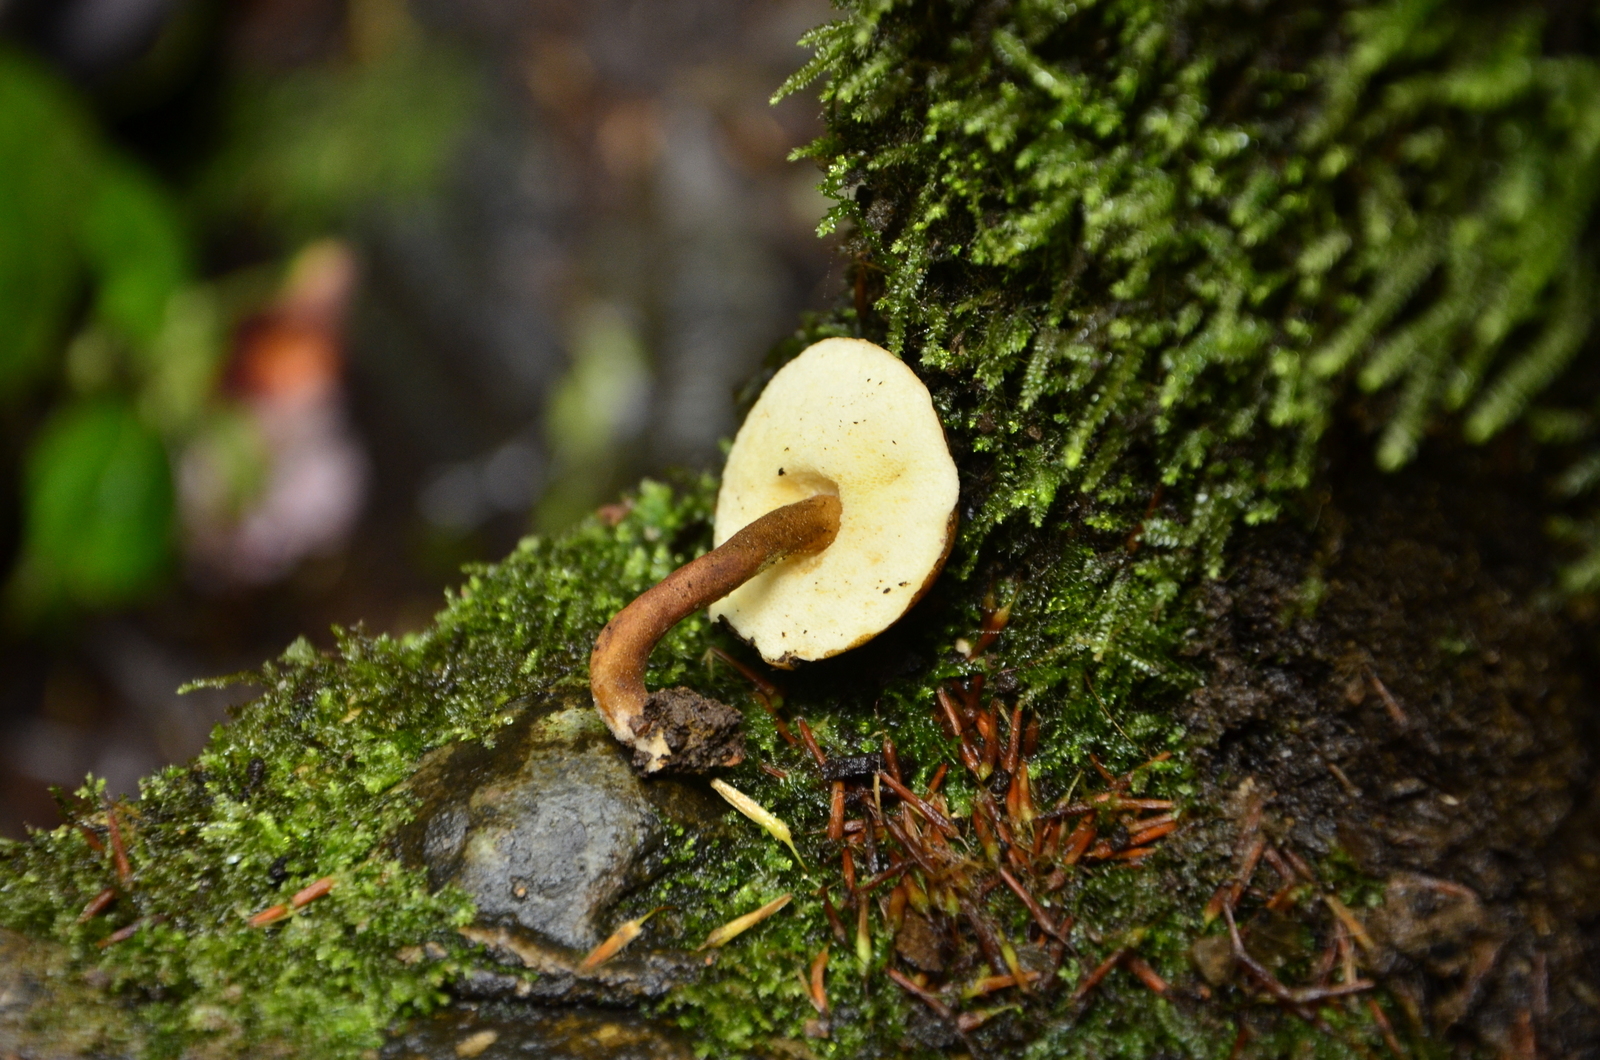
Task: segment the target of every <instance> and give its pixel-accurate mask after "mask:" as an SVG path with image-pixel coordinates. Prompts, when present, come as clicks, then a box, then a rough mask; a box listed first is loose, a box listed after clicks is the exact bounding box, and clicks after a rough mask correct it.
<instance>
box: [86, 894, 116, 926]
mask: <svg viewBox="0 0 1600 1060" xmlns="http://www.w3.org/2000/svg"><path fill="white" fill-rule="evenodd" d="M116 900H117V889H116V888H115V887H107V888H106V889H105V890H103V891H101V892H100V893H99V894H97V895H95V896H94V897H93V898H91V899H89V904H88V905H86V906H84V907H83V912H81V913H79V914H78V923H80V924H83V923H87V922H88V921H90V920H93V919H94V918H95V917H97V916H99V915H100V914H101V913H104V912H105V911H106V910H107V909H109V908H110V907H111V903H112V902H115V901H116Z"/></svg>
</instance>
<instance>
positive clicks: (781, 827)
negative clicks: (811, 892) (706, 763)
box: [711, 730, 806, 872]
mask: <svg viewBox="0 0 1600 1060" xmlns="http://www.w3.org/2000/svg"><path fill="white" fill-rule="evenodd" d="M802 731H805V730H802ZM711 789H712V790H713V791H715V792H716V793H717V794H718V795H721V796H722V797H723V798H724V799H727V800H728V805H730V806H732V807H733V808H734V809H736V810H738V811H739V812H740V813H742V814H744V815H745V816H746V817H748V818H750V819H751V820H752V821H754V822H755V823H756V824H758V825H760V826H761V827H762V828H765V829H766V830H767V832H768V833H769V834H770V835H771V836H772V838H774V839H776V840H777V841H778V842H780V843H782V844H783V845H784V846H786V847H788V848H789V852H790V853H792V854H793V855H794V860H795V863H796V864H798V865H799V866H800V871H802V872H804V871H805V868H806V862H805V859H804V858H802V857H801V856H800V850H799V848H798V847H796V846H795V845H794V836H793V835H792V834H791V833H790V832H789V826H788V825H787V824H785V823H784V822H783V819H782V818H781V817H778V816H777V815H776V814H774V813H772V812H771V811H770V810H768V809H767V808H766V807H765V806H763V805H761V804H760V803H759V802H757V801H756V800H754V799H752V798H751V797H750V796H748V795H746V794H745V793H744V792H742V791H740V790H739V789H738V788H736V787H734V786H733V785H732V784H729V783H728V782H727V781H725V780H721V779H718V780H713V781H712V782H711Z"/></svg>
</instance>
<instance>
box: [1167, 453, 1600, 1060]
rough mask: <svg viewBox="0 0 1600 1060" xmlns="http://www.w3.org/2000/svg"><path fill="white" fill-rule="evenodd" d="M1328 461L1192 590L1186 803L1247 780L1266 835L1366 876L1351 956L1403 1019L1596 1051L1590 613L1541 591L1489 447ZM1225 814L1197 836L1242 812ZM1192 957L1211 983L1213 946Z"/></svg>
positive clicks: (1460, 1032) (1499, 1044)
mask: <svg viewBox="0 0 1600 1060" xmlns="http://www.w3.org/2000/svg"><path fill="white" fill-rule="evenodd" d="M1348 452H1349V453H1350V454H1351V455H1350V456H1348V457H1340V458H1337V459H1336V462H1335V469H1336V470H1335V472H1334V473H1331V474H1330V481H1331V486H1330V487H1329V488H1327V489H1326V490H1325V491H1324V492H1323V493H1322V494H1321V496H1320V498H1318V499H1317V500H1315V501H1314V502H1312V503H1311V504H1310V505H1309V506H1308V510H1307V511H1305V512H1304V513H1302V515H1303V518H1302V519H1300V520H1299V521H1298V524H1297V523H1296V521H1294V520H1288V521H1285V522H1284V523H1283V524H1280V525H1279V526H1276V527H1273V528H1270V529H1264V530H1260V531H1255V532H1251V533H1248V534H1245V535H1241V538H1240V539H1239V540H1238V544H1239V546H1240V547H1239V549H1238V552H1237V554H1236V555H1237V562H1236V563H1235V566H1234V568H1233V570H1232V572H1231V573H1230V574H1229V575H1228V576H1227V577H1226V578H1225V579H1223V580H1221V581H1218V582H1215V583H1211V584H1210V585H1209V586H1207V587H1206V589H1205V590H1204V596H1203V600H1202V614H1203V617H1202V620H1201V622H1200V623H1199V624H1198V629H1197V635H1196V640H1195V642H1194V644H1193V650H1194V654H1195V658H1196V660H1197V662H1199V663H1200V664H1201V665H1202V667H1203V668H1204V669H1205V671H1206V677H1205V682H1204V687H1202V688H1200V689H1199V690H1197V691H1196V693H1195V694H1194V695H1193V696H1192V697H1191V700H1190V703H1189V705H1188V709H1187V711H1186V719H1185V720H1186V722H1187V724H1188V725H1189V727H1190V731H1191V732H1192V733H1193V734H1194V735H1195V736H1196V737H1197V738H1198V741H1199V744H1200V756H1199V764H1200V766H1201V769H1202V771H1203V772H1204V773H1205V774H1207V775H1209V777H1210V778H1211V779H1210V783H1211V784H1213V785H1215V788H1214V789H1213V790H1215V791H1217V792H1218V794H1216V795H1213V796H1206V797H1204V799H1203V801H1208V802H1211V803H1212V804H1214V805H1223V806H1225V805H1228V801H1229V800H1228V797H1227V796H1225V795H1224V794H1223V792H1226V791H1235V790H1237V791H1238V792H1241V793H1243V792H1246V791H1249V792H1252V793H1253V794H1251V795H1250V798H1259V799H1260V800H1261V805H1263V806H1264V815H1262V816H1261V821H1262V825H1261V827H1262V830H1263V831H1264V832H1265V833H1266V834H1268V835H1270V836H1271V837H1272V839H1273V841H1274V842H1275V843H1278V844H1280V845H1281V846H1283V847H1285V848H1288V849H1291V850H1297V851H1299V852H1300V853H1302V854H1304V855H1307V856H1309V857H1311V858H1313V859H1321V858H1325V857H1329V856H1337V857H1347V858H1349V859H1351V860H1352V861H1353V862H1354V863H1355V867H1356V868H1357V869H1358V870H1359V871H1360V872H1362V873H1363V874H1366V875H1368V876H1370V877H1375V878H1377V879H1380V880H1382V881H1384V892H1383V895H1382V903H1381V905H1380V906H1379V908H1377V909H1375V910H1373V912H1372V915H1371V917H1370V921H1369V922H1370V926H1371V929H1372V930H1371V933H1372V935H1373V937H1374V939H1373V941H1374V942H1375V943H1376V946H1377V954H1376V956H1375V958H1374V960H1375V963H1377V964H1378V965H1379V967H1378V969H1377V970H1378V971H1379V973H1380V975H1381V978H1382V981H1383V983H1384V985H1385V987H1386V988H1387V989H1389V990H1390V991H1392V992H1393V993H1394V994H1395V996H1396V997H1397V998H1398V999H1399V1000H1400V1002H1401V1004H1402V1007H1403V1008H1405V1009H1406V1010H1407V1011H1408V1012H1409V1013H1411V1015H1410V1016H1408V1018H1409V1019H1411V1020H1413V1021H1414V1026H1415V1028H1416V1030H1417V1031H1418V1032H1422V1033H1426V1034H1427V1035H1429V1036H1445V1037H1447V1038H1450V1039H1453V1040H1455V1041H1456V1043H1457V1044H1458V1045H1463V1046H1466V1045H1468V1043H1471V1045H1475V1046H1476V1047H1478V1048H1483V1047H1485V1046H1487V1047H1488V1048H1490V1049H1491V1050H1499V1051H1500V1052H1501V1053H1502V1054H1503V1055H1526V1053H1525V1049H1524V1047H1525V1046H1526V1045H1527V1044H1528V1043H1529V1042H1532V1041H1537V1043H1538V1049H1539V1052H1540V1054H1541V1055H1567V1056H1594V1055H1597V1050H1600V998H1597V991H1600V887H1597V886H1596V885H1595V880H1596V879H1597V877H1596V875H1595V871H1596V868H1597V867H1600V829H1597V828H1596V822H1597V821H1600V769H1597V765H1600V763H1597V758H1600V756H1597V754H1596V753H1595V748H1597V747H1600V694H1597V693H1600V689H1597V682H1596V679H1595V674H1594V661H1593V658H1592V656H1591V655H1590V653H1589V651H1588V650H1587V648H1586V639H1585V638H1586V637H1587V638H1590V639H1592V636H1593V616H1592V615H1585V614H1584V613H1583V612H1582V611H1581V608H1576V609H1575V608H1572V607H1567V608H1565V609H1563V607H1562V606H1561V605H1560V604H1558V603H1557V602H1556V594H1554V593H1553V592H1552V591H1551V590H1552V588H1553V571H1554V569H1555V559H1556V557H1554V556H1553V555H1551V546H1550V545H1549V539H1548V537H1547V536H1546V535H1545V533H1544V528H1543V527H1542V526H1540V525H1539V523H1538V519H1537V517H1536V514H1535V513H1537V512H1538V511H1540V510H1541V509H1540V506H1539V505H1538V504H1537V503H1535V501H1537V500H1538V496H1537V493H1538V490H1539V489H1540V486H1539V483H1540V482H1541V476H1540V474H1539V472H1538V469H1537V468H1535V467H1532V466H1531V465H1530V463H1529V462H1528V461H1527V460H1526V459H1525V454H1523V453H1521V452H1519V451H1518V450H1516V448H1515V447H1514V446H1507V447H1503V448H1502V451H1500V452H1496V453H1490V452H1484V451H1460V450H1456V451H1450V450H1448V449H1443V450H1435V451H1431V452H1430V453H1429V454H1428V455H1427V456H1426V457H1425V458H1424V459H1423V460H1422V461H1420V462H1419V463H1418V465H1416V466H1415V467H1413V468H1411V469H1409V470H1407V471H1406V472H1403V473H1401V474H1398V475H1382V474H1379V473H1378V472H1377V471H1375V470H1374V469H1372V468H1371V465H1370V462H1369V459H1368V458H1366V457H1365V453H1366V450H1365V449H1364V448H1363V447H1362V445H1361V444H1360V442H1359V441H1356V442H1353V443H1352V444H1351V445H1350V447H1349V450H1348ZM1234 801H1235V802H1238V803H1239V804H1240V806H1241V807H1242V806H1243V804H1244V803H1246V802H1248V801H1249V799H1247V798H1245V797H1243V795H1242V794H1241V796H1240V797H1239V798H1236V799H1235V800H1234ZM1224 816H1225V817H1226V818H1227V821H1228V824H1227V825H1226V826H1225V827H1223V828H1221V829H1219V832H1218V836H1219V839H1218V841H1219V843H1225V842H1229V841H1231V836H1233V835H1235V834H1237V832H1238V829H1239V822H1240V821H1241V820H1243V819H1244V818H1245V817H1247V816H1248V814H1247V813H1245V812H1244V811H1243V810H1242V809H1240V808H1237V807H1236V810H1235V811H1234V812H1232V813H1231V814H1230V813H1227V812H1225V814H1224ZM1251 927H1252V929H1253V930H1254V931H1255V933H1256V934H1257V935H1259V936H1260V937H1261V939H1262V940H1263V941H1262V943H1261V945H1262V946H1265V945H1266V939H1267V937H1268V936H1269V935H1270V934H1271V932H1270V930H1269V929H1270V927H1271V925H1270V924H1267V923H1265V922H1263V923H1260V924H1255V925H1252V926H1251ZM1202 941H1207V940H1202ZM1253 948H1254V944H1253ZM1203 949H1204V947H1202V950H1203ZM1194 956H1195V962H1196V964H1197V966H1198V967H1199V970H1200V971H1201V972H1202V974H1204V975H1205V976H1206V978H1208V979H1214V978H1222V979H1225V978H1227V977H1228V975H1229V974H1231V973H1230V968H1231V960H1232V958H1231V955H1230V954H1229V953H1228V951H1227V949H1226V947H1225V946H1224V947H1219V948H1217V949H1216V952H1197V953H1196V954H1195V955H1194ZM1257 956H1258V957H1264V956H1265V955H1264V954H1263V953H1258V954H1257ZM1423 1028H1426V1030H1425V1031H1424V1030H1423ZM1519 1049H1521V1050H1523V1052H1519V1051H1518V1050H1519ZM1546 1050H1548V1052H1546Z"/></svg>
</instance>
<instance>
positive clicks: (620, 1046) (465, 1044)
mask: <svg viewBox="0 0 1600 1060" xmlns="http://www.w3.org/2000/svg"><path fill="white" fill-rule="evenodd" d="M380 1055H381V1056H382V1057H383V1060H460V1058H463V1057H466V1058H471V1057H478V1058H479V1060H512V1058H516V1060H656V1058H660V1060H690V1058H692V1057H693V1056H694V1053H693V1051H691V1050H690V1049H689V1047H688V1045H687V1043H686V1042H685V1041H684V1040H683V1038H682V1037H681V1036H680V1035H678V1034H676V1033H675V1032H672V1031H669V1030H666V1029H664V1028H662V1027H661V1026H659V1025H657V1024H655V1023H652V1022H650V1021H649V1020H646V1019H644V1018H642V1017H640V1016H637V1015H635V1014H633V1013H630V1012H614V1011H604V1010H596V1009H582V1008H574V1009H565V1010H559V1011H552V1012H527V1011H518V1010H515V1009H510V1008H507V1007H504V1006H484V1007H482V1008H478V1007H462V1008H457V1009H453V1010H450V1011H447V1012H441V1013H439V1014H438V1015H437V1016H434V1017H432V1018H429V1019H419V1020H414V1021H413V1022H412V1023H411V1024H410V1025H409V1026H407V1027H406V1028H405V1029H404V1030H403V1031H401V1032H400V1033H399V1034H397V1035H395V1037H394V1038H392V1039H391V1040H390V1041H389V1043H388V1044H387V1045H385V1046H384V1048H383V1050H382V1051H381V1053H380Z"/></svg>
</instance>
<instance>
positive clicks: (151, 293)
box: [82, 160, 189, 351]
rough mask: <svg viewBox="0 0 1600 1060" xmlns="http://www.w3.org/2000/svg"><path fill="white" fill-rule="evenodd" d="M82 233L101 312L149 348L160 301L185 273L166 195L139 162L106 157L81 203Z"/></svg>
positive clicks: (177, 225) (159, 319) (179, 230)
mask: <svg viewBox="0 0 1600 1060" xmlns="http://www.w3.org/2000/svg"><path fill="white" fill-rule="evenodd" d="M82 240H83V251H84V255H85V257H86V258H87V259H88V263H89V266H90V268H91V269H92V270H93V271H94V273H95V278H96V280H97V284H98V290H97V294H96V305H95V308H96V311H97V312H98V314H99V316H100V318H101V320H102V321H104V322H105V323H106V324H108V325H110V326H111V327H112V328H114V329H115V330H116V331H118V332H119V333H121V334H122V335H123V336H124V337H125V338H127V339H130V340H131V341H132V342H134V343H135V345H136V348H138V349H141V350H144V351H151V350H152V348H153V347H154V345H155V343H156V340H157V338H158V337H159V336H160V334H161V330H162V324H163V322H164V320H165V317H166V313H167V305H168V302H169V301H170V300H171V298H172V296H173V294H174V293H176V292H177V290H178V289H179V288H180V287H181V286H182V285H183V283H184V281H185V280H186V279H187V278H188V275H189V262H188V252H187V249H186V243H187V241H186V239H185V234H184V231H183V226H182V224H181V222H180V220H179V218H178V214H177V211H176V210H175V209H174V208H173V205H172V202H171V201H170V200H169V199H168V197H167V196H166V194H165V193H164V192H163V191H162V189H161V188H160V187H159V186H157V185H156V183H155V182H154V181H152V180H151V179H150V178H149V177H147V176H146V175H145V174H144V173H143V172H141V171H140V170H139V169H137V168H135V167H134V166H132V165H130V164H128V163H125V162H122V161H120V160H115V161H108V162H107V163H106V164H105V165H103V166H102V167H101V169H100V171H99V172H98V173H97V174H96V179H95V182H94V191H93V193H92V194H91V195H90V197H89V201H88V203H87V204H86V206H85V208H84V211H83V220H82Z"/></svg>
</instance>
